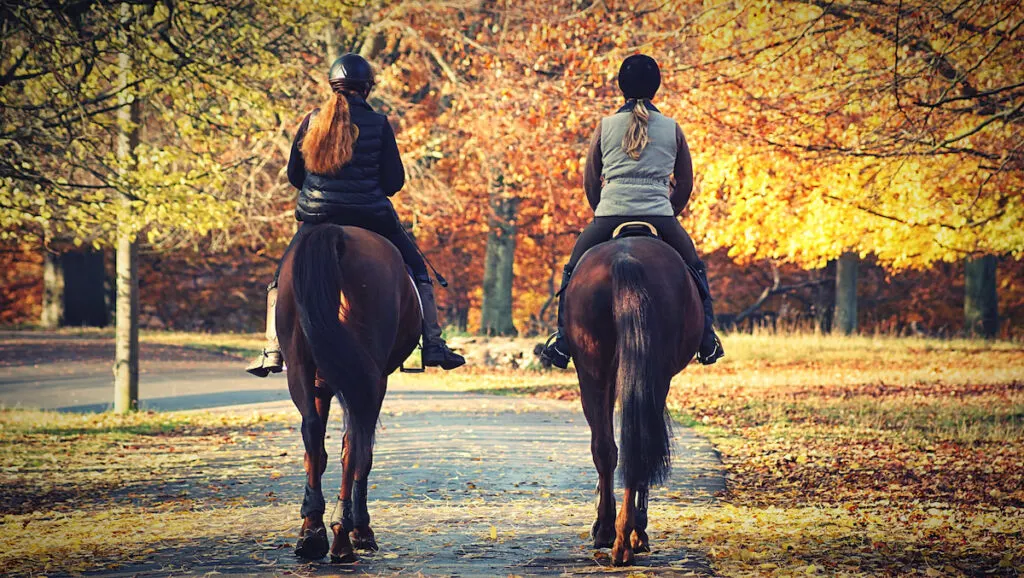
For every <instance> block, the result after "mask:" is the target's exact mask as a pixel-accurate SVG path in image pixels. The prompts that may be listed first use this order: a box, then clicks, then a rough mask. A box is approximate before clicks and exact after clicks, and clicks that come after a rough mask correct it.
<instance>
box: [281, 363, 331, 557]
mask: <svg viewBox="0 0 1024 578" xmlns="http://www.w3.org/2000/svg"><path fill="white" fill-rule="evenodd" d="M294 357H298V356H294ZM315 375H316V368H315V367H314V366H313V364H312V362H311V361H306V362H301V361H300V362H299V363H296V364H294V365H293V366H291V367H289V368H288V391H289V393H290V394H291V398H292V401H293V402H294V403H295V407H296V408H298V410H299V413H300V414H301V415H302V428H301V429H302V444H303V446H304V447H305V450H306V455H305V460H304V462H305V466H306V489H305V492H304V494H303V498H302V509H301V510H300V513H301V514H302V529H301V530H300V531H299V540H298V543H296V545H295V553H296V554H297V555H298V556H301V557H302V558H307V559H310V560H318V559H320V558H323V557H324V555H326V554H327V549H328V541H327V529H326V527H325V526H324V509H325V503H324V494H323V489H322V488H321V485H320V477H321V475H322V472H323V467H321V465H320V462H321V459H322V457H321V455H322V452H323V445H324V424H323V420H322V419H321V417H320V414H319V412H318V411H317V402H316V393H315V391H314V379H315Z"/></svg>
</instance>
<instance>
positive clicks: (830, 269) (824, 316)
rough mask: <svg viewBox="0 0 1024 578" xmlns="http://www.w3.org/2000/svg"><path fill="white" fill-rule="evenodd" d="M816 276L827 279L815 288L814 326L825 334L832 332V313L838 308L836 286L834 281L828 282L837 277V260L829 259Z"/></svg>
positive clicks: (823, 279) (816, 272)
mask: <svg viewBox="0 0 1024 578" xmlns="http://www.w3.org/2000/svg"><path fill="white" fill-rule="evenodd" d="M814 273H815V276H817V277H818V278H819V279H820V280H822V281H826V282H825V283H820V284H818V285H817V286H816V288H815V290H814V328H815V330H817V331H818V333H821V334H823V335H826V334H829V333H831V332H832V315H833V313H834V312H835V308H836V286H835V283H834V282H828V281H831V280H832V279H834V278H835V274H836V262H835V260H832V261H829V262H828V265H826V266H825V268H824V269H819V270H818V271H815V272H814Z"/></svg>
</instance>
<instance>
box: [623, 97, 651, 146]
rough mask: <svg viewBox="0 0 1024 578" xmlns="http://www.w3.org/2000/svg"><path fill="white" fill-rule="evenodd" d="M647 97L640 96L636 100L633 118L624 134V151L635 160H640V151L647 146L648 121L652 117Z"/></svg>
mask: <svg viewBox="0 0 1024 578" xmlns="http://www.w3.org/2000/svg"><path fill="white" fill-rule="evenodd" d="M645 100H646V99H643V98H638V99H636V100H635V101H634V106H633V118H631V119H629V126H628V127H626V134H624V135H623V136H622V152H624V153H626V156H628V157H629V158H631V159H633V160H634V161H636V160H640V153H642V152H644V147H646V146H647V143H648V139H647V121H648V120H649V119H650V118H651V115H650V113H649V112H647V105H645V104H644V101H645Z"/></svg>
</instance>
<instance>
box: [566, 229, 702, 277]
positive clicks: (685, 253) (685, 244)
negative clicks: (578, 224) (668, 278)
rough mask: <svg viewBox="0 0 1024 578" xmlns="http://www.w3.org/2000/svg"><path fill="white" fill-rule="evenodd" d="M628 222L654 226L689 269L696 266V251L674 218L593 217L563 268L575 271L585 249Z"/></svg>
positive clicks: (605, 239)
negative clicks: (639, 222)
mask: <svg viewBox="0 0 1024 578" xmlns="http://www.w3.org/2000/svg"><path fill="white" fill-rule="evenodd" d="M630 221H645V222H647V223H650V224H652V225H654V228H655V229H657V230H658V235H659V236H660V237H661V239H662V240H663V241H665V242H666V243H668V244H669V245H670V246H671V247H672V248H673V249H675V250H676V252H678V253H679V255H680V256H681V257H682V258H683V261H685V262H686V264H687V265H690V266H691V267H694V266H696V264H697V262H698V261H699V259H698V257H697V249H696V247H694V246H693V241H692V240H691V239H690V235H688V234H687V233H686V230H684V229H683V226H682V225H680V224H679V221H677V220H676V218H675V217H619V216H615V217H594V220H593V221H591V222H590V224H589V225H587V226H586V228H585V229H583V232H582V233H580V236H579V237H577V238H576V245H575V246H574V247H573V249H572V256H571V257H569V263H567V264H566V266H565V267H566V269H569V270H572V269H575V268H576V264H577V263H579V260H580V258H581V257H583V254H584V253H586V252H587V249H590V248H591V247H593V246H594V245H597V244H600V243H603V242H605V241H607V240H609V239H611V237H612V233H613V232H614V231H615V227H618V226H619V225H621V224H623V223H628V222H630Z"/></svg>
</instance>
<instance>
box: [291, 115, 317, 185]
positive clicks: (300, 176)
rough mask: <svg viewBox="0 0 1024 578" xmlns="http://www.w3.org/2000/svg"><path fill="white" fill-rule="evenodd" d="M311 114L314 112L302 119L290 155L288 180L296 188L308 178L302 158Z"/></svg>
mask: <svg viewBox="0 0 1024 578" xmlns="http://www.w3.org/2000/svg"><path fill="white" fill-rule="evenodd" d="M311 116H313V113H309V114H307V115H306V118H304V119H302V124H300V125H299V130H298V131H296V132H295V140H293V141H292V152H291V154H290V155H289V156H288V182H289V183H291V184H292V186H293V187H295V188H296V189H301V188H302V183H303V181H305V180H306V161H305V160H303V158H302V138H303V137H304V136H306V130H308V129H309V118H310V117H311Z"/></svg>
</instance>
